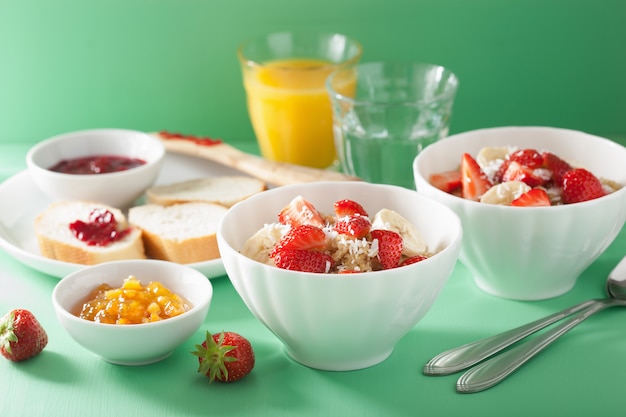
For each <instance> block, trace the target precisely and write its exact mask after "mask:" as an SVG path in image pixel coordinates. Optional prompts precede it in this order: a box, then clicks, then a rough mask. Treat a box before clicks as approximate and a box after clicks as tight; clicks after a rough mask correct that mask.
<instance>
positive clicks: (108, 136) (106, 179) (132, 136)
mask: <svg viewBox="0 0 626 417" xmlns="http://www.w3.org/2000/svg"><path fill="white" fill-rule="evenodd" d="M164 156H165V147H164V146H163V143H162V142H161V141H160V140H159V139H158V138H156V137H154V136H152V135H149V134H147V133H144V132H139V131H135V130H127V129H92V130H83V131H77V132H70V133H65V134H61V135H58V136H55V137H52V138H49V139H46V140H44V141H42V142H40V143H38V144H36V145H34V146H33V147H32V148H31V149H30V150H29V151H28V153H27V155H26V164H27V167H28V170H29V172H30V174H31V177H32V179H33V182H34V183H35V184H36V185H37V186H38V187H39V188H40V189H41V191H42V192H43V193H44V194H45V195H46V196H48V197H49V198H50V199H52V200H53V201H59V200H88V201H97V202H100V203H104V204H108V205H111V206H113V207H118V208H126V207H129V206H131V205H132V204H133V203H134V202H135V201H136V200H137V199H138V198H139V197H140V196H141V195H142V194H143V192H144V191H145V190H146V189H147V188H148V187H150V186H151V185H152V184H154V182H155V181H156V179H157V177H158V174H159V170H160V168H161V164H162V161H163V158H164Z"/></svg>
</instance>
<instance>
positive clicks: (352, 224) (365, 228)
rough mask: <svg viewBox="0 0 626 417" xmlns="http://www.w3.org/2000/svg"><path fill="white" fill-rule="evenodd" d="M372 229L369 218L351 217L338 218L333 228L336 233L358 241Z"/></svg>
mask: <svg viewBox="0 0 626 417" xmlns="http://www.w3.org/2000/svg"><path fill="white" fill-rule="evenodd" d="M371 227H372V223H371V222H370V219H369V217H366V216H360V215H353V216H345V217H341V218H339V220H337V222H336V223H335V224H334V226H333V228H334V229H335V231H337V233H341V234H344V235H349V236H352V237H355V238H357V239H360V238H362V237H365V236H366V235H367V234H368V233H369V232H370V229H371Z"/></svg>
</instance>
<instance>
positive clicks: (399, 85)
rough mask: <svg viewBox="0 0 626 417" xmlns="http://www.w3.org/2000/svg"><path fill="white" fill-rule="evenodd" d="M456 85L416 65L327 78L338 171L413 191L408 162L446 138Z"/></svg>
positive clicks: (376, 65) (371, 67)
mask: <svg viewBox="0 0 626 417" xmlns="http://www.w3.org/2000/svg"><path fill="white" fill-rule="evenodd" d="M355 80H356V82H355ZM458 85H459V82H458V79H457V76H456V75H455V74H454V73H453V72H452V71H450V70H449V69H448V68H445V67H442V66H440V65H434V64H427V63H420V62H371V63H362V64H356V65H350V66H347V67H343V68H341V69H339V70H337V71H335V72H334V73H332V74H331V75H330V76H329V77H328V79H327V81H326V88H327V91H328V93H329V95H330V98H331V103H332V108H333V133H334V140H335V147H336V150H337V154H338V156H339V161H340V163H341V169H342V170H343V171H344V172H345V173H346V174H349V175H354V176H357V177H360V178H361V179H363V180H364V181H368V182H374V183H383V184H394V185H400V186H403V187H406V188H411V189H414V188H415V184H414V181H413V170H412V164H413V159H414V158H415V157H416V156H417V154H418V153H419V152H420V151H421V150H422V149H424V148H425V147H426V146H428V145H429V144H431V143H433V142H435V141H437V140H439V139H441V138H443V137H445V136H447V134H448V129H449V125H450V119H451V116H452V107H453V104H454V98H455V95H456V91H457V89H458Z"/></svg>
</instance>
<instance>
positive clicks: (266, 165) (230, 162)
mask: <svg viewBox="0 0 626 417" xmlns="http://www.w3.org/2000/svg"><path fill="white" fill-rule="evenodd" d="M150 134H151V135H154V136H156V137H158V138H159V139H161V140H162V141H163V144H164V145H165V149H166V150H167V151H169V152H174V153H179V154H185V155H192V156H196V157H199V158H204V159H208V160H211V161H214V162H217V163H219V164H222V165H225V166H227V167H230V168H234V169H236V170H239V171H241V172H244V173H246V174H248V175H251V176H253V177H256V178H258V179H260V180H262V181H265V182H267V183H270V184H273V185H275V186H281V185H289V184H299V183H304V182H317V181H361V179H359V178H357V177H353V176H349V175H345V174H341V173H339V172H334V171H328V170H324V169H317V168H309V167H305V166H301V165H294V164H289V163H285V162H274V161H270V160H268V159H265V158H262V157H259V156H256V155H252V154H249V153H245V152H242V151H240V150H238V149H236V148H234V147H232V146H230V145H228V144H226V143H224V142H222V141H221V140H215V139H211V138H199V137H196V136H190V135H181V134H178V133H168V132H155V133H150Z"/></svg>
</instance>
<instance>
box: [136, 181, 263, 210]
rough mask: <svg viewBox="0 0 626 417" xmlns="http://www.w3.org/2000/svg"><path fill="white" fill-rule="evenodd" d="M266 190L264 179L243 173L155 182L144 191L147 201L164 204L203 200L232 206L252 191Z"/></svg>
mask: <svg viewBox="0 0 626 417" xmlns="http://www.w3.org/2000/svg"><path fill="white" fill-rule="evenodd" d="M266 189H267V184H266V183H264V182H263V181H261V180H259V179H256V178H252V177H246V176H243V175H242V176H236V175H235V176H224V177H207V178H196V179H191V180H186V181H181V182H176V183H172V184H167V185H158V186H155V187H152V188H150V189H148V190H147V191H146V197H147V198H148V202H149V203H152V204H161V205H164V206H167V205H171V204H179V203H189V202H205V203H215V204H220V205H222V206H225V207H231V206H233V205H234V204H235V203H238V202H239V201H241V200H244V199H246V198H248V197H250V196H252V195H254V194H257V193H260V192H261V191H265V190H266Z"/></svg>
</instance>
